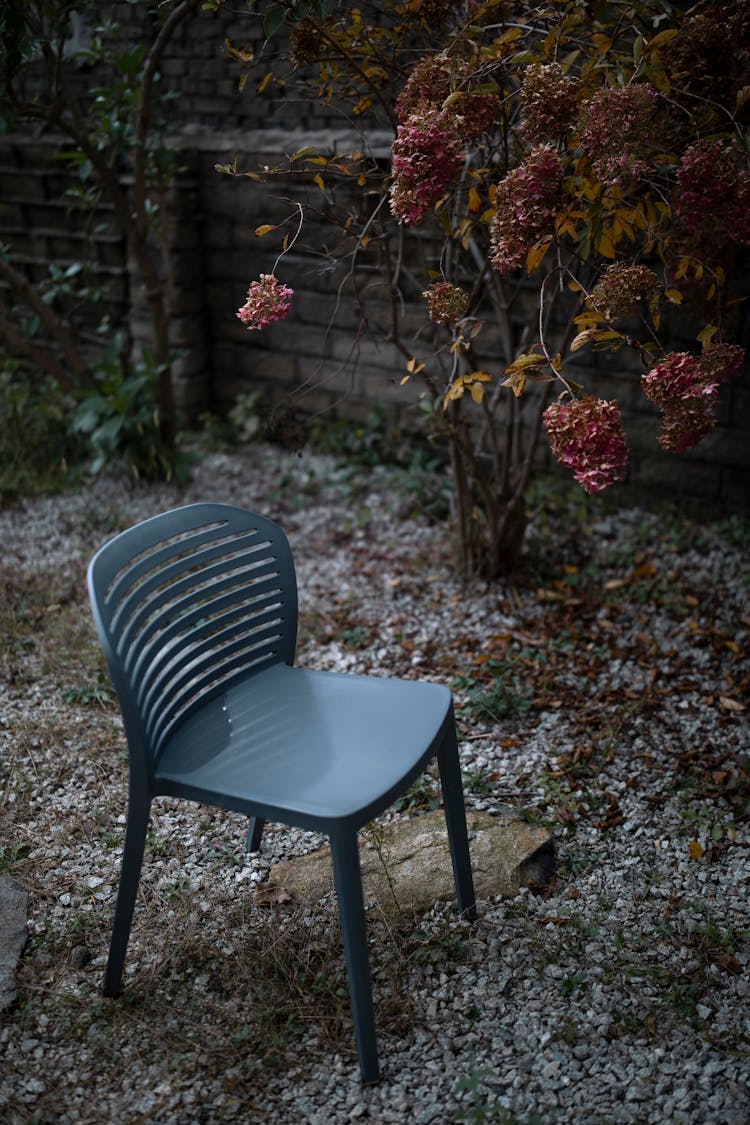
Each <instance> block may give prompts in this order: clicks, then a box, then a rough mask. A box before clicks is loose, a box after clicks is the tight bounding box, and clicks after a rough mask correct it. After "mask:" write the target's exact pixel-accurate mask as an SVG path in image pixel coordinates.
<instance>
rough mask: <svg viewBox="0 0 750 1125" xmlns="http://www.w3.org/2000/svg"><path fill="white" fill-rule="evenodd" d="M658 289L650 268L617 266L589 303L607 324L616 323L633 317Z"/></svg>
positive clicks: (609, 269) (602, 280) (598, 285)
mask: <svg viewBox="0 0 750 1125" xmlns="http://www.w3.org/2000/svg"><path fill="white" fill-rule="evenodd" d="M656 288H657V281H656V274H655V273H654V272H653V270H650V269H649V268H648V266H629V265H627V264H626V263H625V262H615V263H614V264H613V265H611V266H608V267H607V269H606V270H605V271H604V273H603V274H602V276H601V277H600V278H599V280H598V281H597V283H596V285H595V286H594V288H593V289H592V290H591V293H590V295H589V299H588V302H587V303H588V304H589V305H590V306H591V308H592V309H595V310H596V312H599V313H601V314H602V316H605V317H606V318H607V320H614V319H615V317H618V316H629V315H630V313H632V312H633V310H634V309H635V307H636V305H637V304H638V302H639V301H643V300H645V299H647V298H648V297H650V296H651V295H652V294H653V293H655V292H656Z"/></svg>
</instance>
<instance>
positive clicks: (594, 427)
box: [544, 395, 628, 493]
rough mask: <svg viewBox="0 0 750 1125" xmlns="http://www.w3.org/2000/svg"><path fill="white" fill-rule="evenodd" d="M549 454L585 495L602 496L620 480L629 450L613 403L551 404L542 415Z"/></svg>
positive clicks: (597, 400) (585, 400) (578, 401)
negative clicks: (551, 453) (568, 471)
mask: <svg viewBox="0 0 750 1125" xmlns="http://www.w3.org/2000/svg"><path fill="white" fill-rule="evenodd" d="M544 428H545V429H546V431H547V437H548V438H549V443H550V446H551V447H552V452H553V453H554V455H555V457H556V458H557V460H558V461H559V463H560V464H561V465H564V466H565V467H566V468H569V469H572V470H573V476H574V477H575V479H576V480H577V481H578V483H579V484H580V486H581V488H583V490H584V492H589V493H594V492H601V491H602V489H604V488H609V486H610V485H611V484H614V483H615V481H618V480H622V478H623V476H624V475H625V468H626V466H627V463H628V450H627V446H626V445H625V437H624V435H623V432H622V424H621V422H620V408H619V406H618V405H617V403H616V402H606V401H605V400H604V399H601V398H594V397H593V396H591V395H583V397H582V398H576V399H572V400H571V401H570V402H553V403H551V404H550V405H549V406H548V407H547V409H546V410H545V412H544Z"/></svg>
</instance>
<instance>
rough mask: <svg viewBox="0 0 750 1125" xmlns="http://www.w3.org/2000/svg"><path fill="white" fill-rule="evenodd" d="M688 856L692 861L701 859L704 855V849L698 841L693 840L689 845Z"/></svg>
mask: <svg viewBox="0 0 750 1125" xmlns="http://www.w3.org/2000/svg"><path fill="white" fill-rule="evenodd" d="M688 855H689V856H690V858H691V859H700V857H701V856H702V855H703V848H702V847H701V846H700V844H699V843H698V841H697V840H691V841H690V843H689V844H688Z"/></svg>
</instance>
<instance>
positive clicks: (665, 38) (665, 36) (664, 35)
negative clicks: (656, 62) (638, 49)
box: [646, 27, 678, 51]
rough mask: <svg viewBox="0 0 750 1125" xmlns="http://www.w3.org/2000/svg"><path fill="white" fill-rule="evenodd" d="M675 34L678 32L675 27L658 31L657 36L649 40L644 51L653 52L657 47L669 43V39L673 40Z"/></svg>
mask: <svg viewBox="0 0 750 1125" xmlns="http://www.w3.org/2000/svg"><path fill="white" fill-rule="evenodd" d="M677 34H678V30H677V28H676V27H668V28H666V30H664V31H660V32H659V34H658V35H655V36H654V38H653V39H650V40H649V42H648V44H647V46H646V50H647V51H654V50H656V48H657V47H663V46H664V44H665V43H669V41H670V40H671V39H674V37H675V35H677Z"/></svg>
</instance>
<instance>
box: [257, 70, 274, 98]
mask: <svg viewBox="0 0 750 1125" xmlns="http://www.w3.org/2000/svg"><path fill="white" fill-rule="evenodd" d="M272 78H273V74H272V73H271V71H270V70H269V72H268V74H266V75H265V77H264V78H261V80H260V82H259V83H258V93H259V94H262V93H263V91H264V90H265V88H266V86H267V85H268V83H269V82H270V81H271V79H272Z"/></svg>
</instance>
